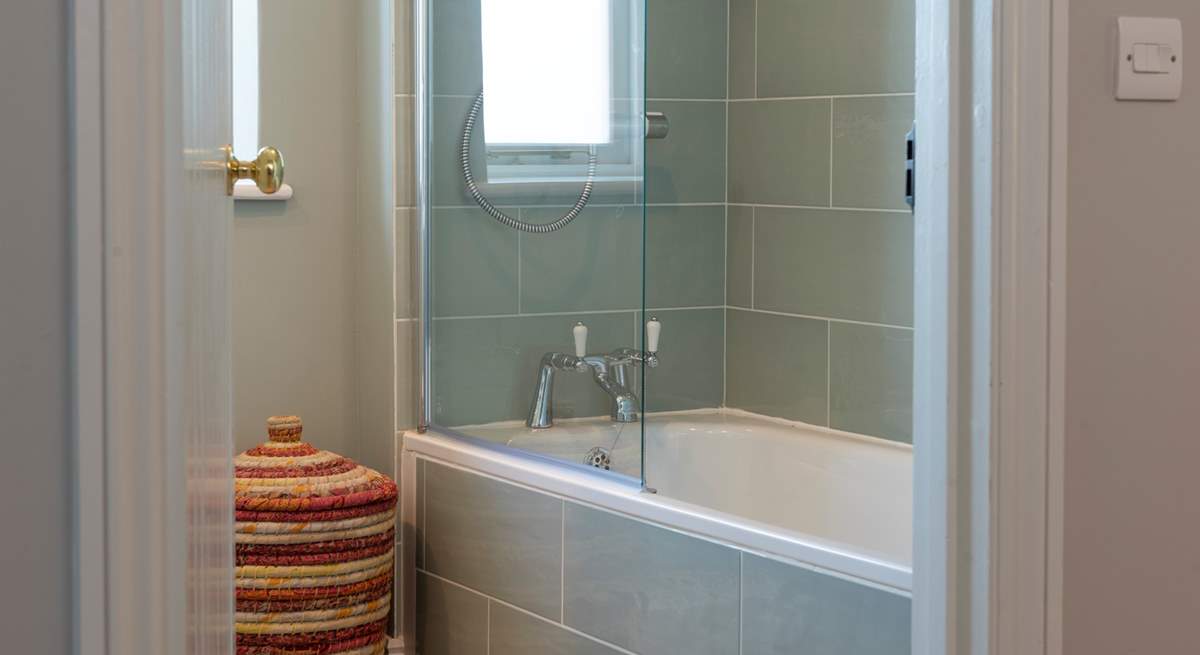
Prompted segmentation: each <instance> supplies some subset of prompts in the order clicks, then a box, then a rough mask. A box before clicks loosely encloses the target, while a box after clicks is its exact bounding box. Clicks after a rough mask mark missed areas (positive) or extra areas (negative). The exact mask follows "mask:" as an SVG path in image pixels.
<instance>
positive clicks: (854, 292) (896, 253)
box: [725, 0, 915, 442]
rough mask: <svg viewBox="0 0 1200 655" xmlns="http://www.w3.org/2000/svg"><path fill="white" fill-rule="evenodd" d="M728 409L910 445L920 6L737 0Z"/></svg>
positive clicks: (888, 0)
mask: <svg viewBox="0 0 1200 655" xmlns="http://www.w3.org/2000/svg"><path fill="white" fill-rule="evenodd" d="M729 11H730V31H729V43H730V53H729V58H730V59H729V60H730V64H729V65H730V99H729V136H728V144H729V146H728V148H729V182H728V200H729V217H728V240H727V262H726V264H727V280H726V289H727V305H728V315H727V323H726V334H727V344H726V348H727V352H726V375H727V379H726V395H725V401H726V404H728V405H729V406H731V407H739V408H743V409H747V410H750V411H754V412H760V413H763V414H769V415H773V416H780V417H785V418H790V419H796V420H801V421H805V422H808V423H814V424H817V425H828V426H831V427H834V428H838V429H842V430H848V431H851V432H859V433H864V434H870V435H875V436H880V437H885V438H888V439H894V440H897V441H904V442H911V441H912V427H911V422H912V409H911V405H912V383H911V378H912V302H913V295H912V289H913V278H912V264H913V262H912V249H913V233H912V230H913V222H912V216H911V214H910V213H909V212H908V210H907V209H906V208H905V206H904V203H903V192H904V189H903V178H902V177H901V173H902V170H903V168H902V164H903V155H904V135H905V133H906V132H907V131H908V129H909V128H910V127H911V123H912V118H913V96H912V91H913V64H912V62H913V34H914V25H915V23H914V16H913V2H912V0H816V1H805V2H802V1H800V0H730V6H729Z"/></svg>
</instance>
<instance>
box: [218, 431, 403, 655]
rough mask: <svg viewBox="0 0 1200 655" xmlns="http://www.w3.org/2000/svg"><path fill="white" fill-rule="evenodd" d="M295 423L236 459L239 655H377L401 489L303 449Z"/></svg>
mask: <svg viewBox="0 0 1200 655" xmlns="http://www.w3.org/2000/svg"><path fill="white" fill-rule="evenodd" d="M302 431H303V426H302V424H301V422H300V419H299V418H297V417H295V416H273V417H271V418H270V419H268V420H267V434H268V436H269V438H270V440H269V441H268V442H266V443H264V444H262V445H260V446H258V447H257V448H252V449H250V450H248V451H246V452H244V453H242V454H241V455H238V456H237V458H236V459H235V460H234V466H235V477H236V480H235V490H236V494H235V507H236V510H237V516H236V519H237V524H236V528H235V530H236V533H237V534H236V538H235V542H236V544H237V562H236V564H237V568H236V576H237V581H236V589H237V616H236V618H235V621H236V624H235V629H236V632H237V652H238V654H239V655H285V654H288V655H299V654H305V655H319V654H326V653H331V654H332V653H338V654H340V655H368V654H369V655H376V654H378V653H383V652H384V650H385V649H386V645H387V636H386V629H387V623H388V613H389V611H390V609H391V601H392V575H393V568H392V565H393V561H392V557H393V545H394V543H395V539H396V535H395V523H396V521H395V516H396V483H395V482H393V481H392V480H391V479H389V478H388V477H387V476H385V475H383V474H382V473H379V472H377V471H373V470H371V469H369V468H366V467H363V466H360V465H358V464H356V463H354V462H353V461H351V460H349V459H346V458H345V457H341V456H339V455H335V454H334V453H331V452H328V451H325V450H317V449H316V448H314V447H312V446H310V445H309V444H307V443H304V442H303V441H301V440H300V437H301V433H302Z"/></svg>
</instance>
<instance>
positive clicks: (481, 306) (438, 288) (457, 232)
mask: <svg viewBox="0 0 1200 655" xmlns="http://www.w3.org/2000/svg"><path fill="white" fill-rule="evenodd" d="M431 221H432V223H433V225H432V227H431V230H430V232H431V236H430V248H431V249H432V250H433V261H432V267H433V280H432V287H433V315H434V316H479V315H486V314H515V313H516V312H517V231H516V230H512V229H509V228H507V227H505V226H503V225H501V224H499V223H497V222H496V221H494V220H492V219H491V217H489V216H488V215H487V214H484V213H483V212H481V211H479V210H476V209H435V210H433V216H432V219H431Z"/></svg>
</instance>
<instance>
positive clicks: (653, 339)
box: [646, 316, 662, 353]
mask: <svg viewBox="0 0 1200 655" xmlns="http://www.w3.org/2000/svg"><path fill="white" fill-rule="evenodd" d="M660 334H662V323H659V322H658V317H657V316H651V317H650V320H649V321H646V352H650V353H656V352H658V336H659V335H660Z"/></svg>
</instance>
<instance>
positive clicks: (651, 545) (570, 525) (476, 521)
mask: <svg viewBox="0 0 1200 655" xmlns="http://www.w3.org/2000/svg"><path fill="white" fill-rule="evenodd" d="M416 476H417V478H416V489H417V498H416V508H417V512H416V516H415V520H414V529H415V533H414V534H415V542H414V543H415V548H416V553H415V555H416V560H417V576H418V577H417V596H418V600H417V639H418V652H420V653H422V654H423V655H484V654H485V653H490V654H491V655H508V654H518V653H521V654H524V653H538V654H539V655H559V654H561V655H567V654H571V655H576V654H580V653H586V654H588V655H604V654H616V653H635V654H637V655H678V654H679V653H688V654H690V655H703V654H706V653H712V654H713V655H729V654H731V653H741V655H760V654H767V653H771V654H783V653H800V652H804V653H809V652H811V653H846V654H853V655H904V654H905V653H908V652H909V640H910V627H909V624H910V615H911V601H910V599H909V598H908V597H907V596H904V595H900V594H898V593H893V592H890V591H884V590H881V589H877V588H874V587H870V586H866V585H863V584H859V583H856V582H852V581H848V580H845V579H840V578H835V577H832V576H827V575H822V574H818V573H814V572H812V571H810V570H807V569H803V568H799V567H795V566H791V565H788V564H785V563H782V562H779V561H776V560H772V559H768V558H766V557H762V556H759V555H756V554H754V553H751V552H747V551H743V550H740V549H737V548H733V547H730V546H726V545H722V544H718V543H714V542H711V541H707V540H703V539H699V538H694V537H691V536H688V535H686V534H683V533H680V532H676V531H673V530H667V529H665V528H662V527H658V526H655V525H653V524H649V523H644V522H641V521H636V520H633V519H629V518H625V517H623V516H620V515H617V514H613V513H609V512H606V511H603V510H600V509H596V508H594V507H590V506H586V505H582V504H579V503H576V502H573V501H571V500H568V499H565V498H562V497H559V496H554V495H549V494H543V493H539V492H535V491H532V490H529V489H526V488H523V487H519V486H515V485H512V484H508V483H506V482H502V481H500V480H497V479H494V478H490V477H486V476H483V475H479V474H476V473H472V472H469V471H466V470H462V469H459V468H454V467H450V466H447V465H443V464H440V463H437V462H435V461H432V460H424V459H418V460H417V462H416Z"/></svg>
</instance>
